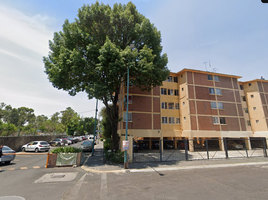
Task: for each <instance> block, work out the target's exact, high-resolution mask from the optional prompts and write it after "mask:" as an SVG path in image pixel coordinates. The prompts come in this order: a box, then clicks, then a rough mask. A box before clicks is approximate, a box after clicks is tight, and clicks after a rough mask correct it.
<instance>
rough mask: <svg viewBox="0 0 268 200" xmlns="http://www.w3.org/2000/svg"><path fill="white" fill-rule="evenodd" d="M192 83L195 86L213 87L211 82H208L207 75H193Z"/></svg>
mask: <svg viewBox="0 0 268 200" xmlns="http://www.w3.org/2000/svg"><path fill="white" fill-rule="evenodd" d="M194 83H195V84H196V85H204V86H213V81H209V80H208V75H207V74H199V73H194Z"/></svg>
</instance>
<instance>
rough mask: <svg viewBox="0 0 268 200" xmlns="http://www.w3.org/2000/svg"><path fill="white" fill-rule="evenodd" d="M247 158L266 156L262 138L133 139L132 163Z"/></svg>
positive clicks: (264, 141)
mask: <svg viewBox="0 0 268 200" xmlns="http://www.w3.org/2000/svg"><path fill="white" fill-rule="evenodd" d="M251 157H267V145H266V139H265V138H250V139H244V138H239V139H233V138H226V139H192V140H187V139H184V140H134V141H133V162H166V161H182V160H183V161H189V160H207V159H226V158H251Z"/></svg>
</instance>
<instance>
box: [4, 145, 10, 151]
mask: <svg viewBox="0 0 268 200" xmlns="http://www.w3.org/2000/svg"><path fill="white" fill-rule="evenodd" d="M3 150H6V151H7V150H12V149H11V148H9V147H8V146H3Z"/></svg>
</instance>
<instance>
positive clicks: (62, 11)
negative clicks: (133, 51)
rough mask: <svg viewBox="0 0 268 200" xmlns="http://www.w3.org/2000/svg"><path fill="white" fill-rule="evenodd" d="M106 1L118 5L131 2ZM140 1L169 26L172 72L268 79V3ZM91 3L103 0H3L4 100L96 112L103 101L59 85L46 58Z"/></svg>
mask: <svg viewBox="0 0 268 200" xmlns="http://www.w3.org/2000/svg"><path fill="white" fill-rule="evenodd" d="M99 2H103V3H104V4H109V5H110V6H113V4H114V3H122V4H126V3H127V2H128V1H123V0H121V1H120V0H118V1H114V0H103V1H99ZM132 2H133V3H134V4H135V5H136V6H137V9H138V11H139V12H140V13H141V14H143V15H144V16H145V17H147V18H148V19H150V21H151V22H152V23H154V25H155V26H156V27H157V29H158V30H159V31H160V32H161V34H162V46H163V53H167V55H168V59H169V63H168V68H169V69H170V70H171V71H172V72H178V71H180V70H182V69H183V68H190V69H197V70H204V71H205V70H208V71H215V72H218V73H223V74H231V75H240V76H242V78H241V79H240V81H248V80H253V79H257V78H260V77H261V76H263V77H264V78H266V79H268V67H267V63H268V55H267V54H268V20H267V19H268V4H263V3H261V0H227V1H223V0H202V1H201V0H199V1H198V0H133V1H132ZM91 3H95V1H91V0H89V1H86V2H85V1H81V0H72V1H71V0H65V1H63V0H46V1H41V0H12V1H7V0H0V27H1V29H0V85H1V86H0V102H5V103H6V104H10V105H11V106H13V107H15V108H18V107H22V106H26V107H29V108H33V109H34V110H35V114H36V115H41V114H44V115H47V116H50V115H52V114H54V113H55V112H59V111H62V110H65V109H66V108H67V107H72V108H73V109H74V110H75V111H76V112H78V113H79V114H80V115H81V116H84V117H88V116H89V117H91V116H94V109H95V100H88V99H87V96H86V94H84V93H80V94H78V95H77V96H75V97H71V96H69V95H68V93H67V92H65V91H62V90H57V89H55V88H53V86H52V84H51V83H49V81H48V79H47V76H46V74H45V73H44V64H43V62H42V57H43V56H47V54H48V51H49V50H48V41H49V40H51V39H52V38H53V33H54V32H58V31H60V30H61V29H62V24H63V22H64V20H65V19H68V20H69V21H73V20H74V19H75V18H76V15H77V10H78V9H79V8H80V7H81V6H83V4H91ZM209 63H210V64H209ZM101 107H103V105H102V104H101V103H99V110H100V109H101Z"/></svg>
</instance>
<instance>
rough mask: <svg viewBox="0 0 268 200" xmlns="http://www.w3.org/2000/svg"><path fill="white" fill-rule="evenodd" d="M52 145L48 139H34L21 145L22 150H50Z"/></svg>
mask: <svg viewBox="0 0 268 200" xmlns="http://www.w3.org/2000/svg"><path fill="white" fill-rule="evenodd" d="M49 149H50V145H49V144H48V143H47V142H46V141H32V142H29V143H28V144H25V145H23V146H22V147H21V150H22V151H34V152H36V153H37V152H39V151H49Z"/></svg>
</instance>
